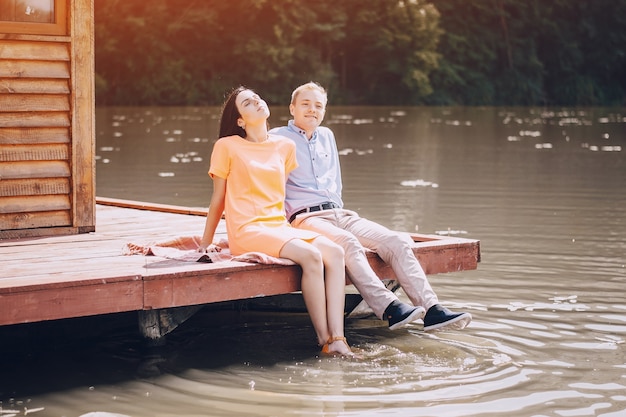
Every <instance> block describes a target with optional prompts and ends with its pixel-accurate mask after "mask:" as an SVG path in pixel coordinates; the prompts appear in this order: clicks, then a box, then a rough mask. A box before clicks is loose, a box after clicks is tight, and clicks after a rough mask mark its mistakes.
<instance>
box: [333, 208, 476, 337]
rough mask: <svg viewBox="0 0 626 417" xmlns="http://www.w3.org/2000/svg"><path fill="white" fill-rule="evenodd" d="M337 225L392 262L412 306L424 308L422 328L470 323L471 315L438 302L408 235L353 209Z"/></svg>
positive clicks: (455, 326)
mask: <svg viewBox="0 0 626 417" xmlns="http://www.w3.org/2000/svg"><path fill="white" fill-rule="evenodd" d="M347 212H348V213H350V212H349V211H347ZM339 226H340V227H342V228H343V229H345V230H347V231H350V232H351V233H352V234H353V235H354V236H356V237H357V238H358V239H359V241H360V242H361V244H362V245H363V246H364V247H366V248H368V249H370V250H373V251H375V252H376V253H377V254H378V256H380V257H381V259H383V260H384V261H385V262H387V263H388V264H390V265H391V267H392V269H393V271H394V273H395V274H396V277H397V279H398V282H399V283H400V286H402V289H403V290H404V292H405V293H406V295H407V296H408V297H409V299H410V300H411V302H412V303H413V305H418V306H423V307H424V308H425V309H426V315H425V316H424V330H426V331H430V330H437V329H441V328H444V327H445V328H448V329H462V328H464V327H465V326H467V325H468V324H469V323H470V322H471V320H472V316H471V314H469V313H455V312H452V311H450V310H448V309H447V308H445V307H443V306H442V305H441V304H439V300H438V298H437V295H436V294H435V292H434V291H433V289H432V287H431V286H430V283H429V282H428V278H427V277H426V274H425V273H424V270H423V268H422V266H421V265H420V263H419V261H418V260H417V258H416V257H415V254H414V253H413V249H412V248H411V245H412V242H411V239H410V237H409V236H408V235H406V234H404V233H399V232H394V231H391V230H389V229H388V228H386V227H385V226H382V225H380V224H378V223H375V222H373V221H370V220H367V219H364V218H362V217H360V216H359V215H358V214H357V213H355V212H352V215H347V216H344V217H342V218H341V221H340V223H339Z"/></svg>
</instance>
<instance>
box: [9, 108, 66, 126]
mask: <svg viewBox="0 0 626 417" xmlns="http://www.w3.org/2000/svg"><path fill="white" fill-rule="evenodd" d="M68 126H70V116H69V114H68V113H67V112H32V113H31V112H7V113H0V128H3V127H20V128H22V127H26V128H28V127H68Z"/></svg>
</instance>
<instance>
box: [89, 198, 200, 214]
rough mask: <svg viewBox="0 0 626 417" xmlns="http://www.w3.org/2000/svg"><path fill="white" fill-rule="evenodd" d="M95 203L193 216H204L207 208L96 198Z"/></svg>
mask: <svg viewBox="0 0 626 417" xmlns="http://www.w3.org/2000/svg"><path fill="white" fill-rule="evenodd" d="M96 203H98V204H102V205H104V206H113V207H125V208H134V209H139V210H151V211H159V212H164V213H178V214H193V215H198V216H206V215H207V212H208V208H203V207H185V206H176V205H172V204H159V203H145V202H141V201H133V200H124V199H120V198H108V197H96Z"/></svg>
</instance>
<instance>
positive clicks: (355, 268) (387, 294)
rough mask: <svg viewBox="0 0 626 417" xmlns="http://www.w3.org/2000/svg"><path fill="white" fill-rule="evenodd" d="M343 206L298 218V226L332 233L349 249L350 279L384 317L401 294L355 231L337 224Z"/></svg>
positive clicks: (377, 314)
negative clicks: (378, 272)
mask: <svg viewBox="0 0 626 417" xmlns="http://www.w3.org/2000/svg"><path fill="white" fill-rule="evenodd" d="M338 211H339V210H324V211H321V212H319V213H315V214H314V215H309V216H307V217H305V218H304V219H302V220H301V219H296V220H295V221H294V222H293V225H294V226H295V227H298V228H301V229H307V230H312V231H315V232H317V233H320V234H322V235H324V236H326V237H328V238H329V239H330V240H332V241H333V242H335V243H337V244H338V245H340V246H341V247H343V249H344V252H345V260H346V269H347V270H348V274H349V276H350V280H351V281H352V283H353V284H354V286H355V287H356V288H357V290H358V291H359V293H360V294H361V296H362V297H363V299H364V300H365V302H366V303H367V304H368V305H369V306H370V308H371V309H372V310H373V311H374V314H376V316H377V317H381V318H382V317H383V314H384V312H385V309H386V308H387V307H388V306H389V305H390V304H391V303H392V302H393V301H397V300H398V297H397V296H396V295H395V294H394V293H392V292H391V291H389V290H388V289H387V288H386V287H385V285H384V284H383V282H382V281H381V280H380V278H379V277H378V276H377V275H376V274H375V273H374V271H373V270H372V268H371V267H370V264H369V261H368V260H367V257H366V255H365V251H364V249H363V247H362V246H361V244H360V243H359V241H358V240H357V239H356V238H355V237H354V235H352V234H351V233H349V232H347V231H345V230H343V229H341V228H340V227H337V226H336V225H337V214H336V212H338Z"/></svg>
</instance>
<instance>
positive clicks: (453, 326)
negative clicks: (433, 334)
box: [424, 304, 472, 332]
mask: <svg viewBox="0 0 626 417" xmlns="http://www.w3.org/2000/svg"><path fill="white" fill-rule="evenodd" d="M471 321H472V315H471V314H470V313H453V312H452V311H450V310H448V309H447V308H445V307H444V306H442V305H441V304H435V305H434V306H432V307H431V308H429V309H428V311H427V312H426V315H425V316H424V331H426V332H428V331H431V330H437V329H441V328H442V327H446V328H447V329H450V330H461V329H463V328H464V327H466V326H467V325H468V324H470V322H471Z"/></svg>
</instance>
